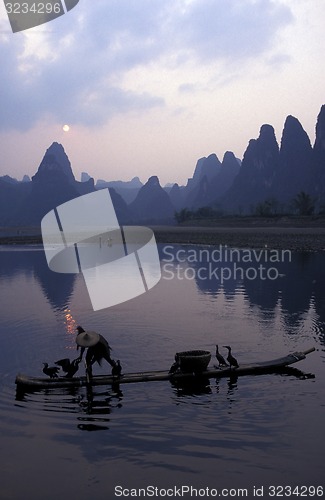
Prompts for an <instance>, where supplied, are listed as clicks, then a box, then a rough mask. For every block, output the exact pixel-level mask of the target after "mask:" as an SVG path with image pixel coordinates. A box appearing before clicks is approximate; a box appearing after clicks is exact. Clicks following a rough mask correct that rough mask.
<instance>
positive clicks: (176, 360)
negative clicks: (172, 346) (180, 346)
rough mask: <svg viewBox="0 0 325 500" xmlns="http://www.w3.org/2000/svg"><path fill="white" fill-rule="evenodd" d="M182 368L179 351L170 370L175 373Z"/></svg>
mask: <svg viewBox="0 0 325 500" xmlns="http://www.w3.org/2000/svg"><path fill="white" fill-rule="evenodd" d="M179 368H180V363H179V355H178V353H176V354H175V361H174V363H173V364H172V366H171V367H170V369H169V372H168V373H170V374H174V373H176V372H177V370H178V369H179Z"/></svg>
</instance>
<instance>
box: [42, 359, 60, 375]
mask: <svg viewBox="0 0 325 500" xmlns="http://www.w3.org/2000/svg"><path fill="white" fill-rule="evenodd" d="M43 365H44V368H43V373H45V375H48V376H49V377H51V378H58V371H59V370H60V368H58V367H57V366H49V365H48V363H43Z"/></svg>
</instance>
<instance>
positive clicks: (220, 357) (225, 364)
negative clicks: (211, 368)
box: [216, 344, 228, 366]
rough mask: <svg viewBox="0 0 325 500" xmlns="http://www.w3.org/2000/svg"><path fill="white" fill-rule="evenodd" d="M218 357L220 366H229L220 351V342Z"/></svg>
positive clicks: (217, 351)
mask: <svg viewBox="0 0 325 500" xmlns="http://www.w3.org/2000/svg"><path fill="white" fill-rule="evenodd" d="M216 358H217V361H218V363H219V366H221V365H223V366H228V365H227V363H226V360H225V358H224V357H223V356H222V355H221V354H220V353H219V347H218V344H216Z"/></svg>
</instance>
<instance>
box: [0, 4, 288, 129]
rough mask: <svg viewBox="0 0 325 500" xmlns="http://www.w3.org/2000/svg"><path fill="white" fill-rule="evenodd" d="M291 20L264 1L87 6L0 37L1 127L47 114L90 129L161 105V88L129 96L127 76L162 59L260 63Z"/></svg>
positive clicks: (22, 125) (281, 8)
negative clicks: (252, 60)
mask: <svg viewBox="0 0 325 500" xmlns="http://www.w3.org/2000/svg"><path fill="white" fill-rule="evenodd" d="M291 20H292V18H291V14H290V10H289V9H288V7H285V6H284V5H282V4H281V3H280V2H276V1H271V0H178V1H176V2H175V0H154V1H152V0H96V2H92V1H91V0H88V1H87V0H84V1H83V2H80V3H79V4H78V6H76V8H75V9H73V10H72V11H71V12H70V13H68V14H67V15H65V16H62V17H61V18H59V19H57V20H55V21H53V22H51V23H48V24H47V25H44V27H43V28H40V27H39V28H37V29H36V28H35V29H34V30H28V31H26V32H22V33H21V34H14V35H7V36H6V37H3V39H1V40H0V58H1V70H2V71H1V72H2V75H3V76H2V81H1V100H2V103H1V109H2V112H1V115H0V128H2V129H8V128H16V129H20V130H26V129H28V128H30V127H32V126H33V125H34V124H35V123H36V122H37V121H38V120H39V119H40V118H42V117H44V116H47V115H48V116H52V117H53V118H54V119H55V120H58V121H66V120H69V121H70V122H71V123H81V124H83V125H85V126H95V125H101V124H103V123H104V122H106V121H107V120H109V119H110V118H111V117H112V116H114V115H116V114H118V113H125V112H128V111H130V110H136V111H139V112H141V111H143V110H147V109H150V108H152V107H157V106H165V99H164V87H163V86H162V87H161V90H160V91H159V92H157V90H156V91H155V93H153V92H152V93H150V92H149V91H148V90H147V92H141V93H139V92H136V91H130V90H129V89H126V88H123V78H124V76H125V75H126V74H127V73H128V72H130V71H132V70H133V69H135V68H137V67H145V66H147V67H150V64H152V63H157V61H160V60H161V61H163V60H164V64H166V61H168V60H170V59H173V60H175V59H177V60H178V61H179V62H180V61H182V60H183V61H189V60H193V61H196V64H197V65H198V67H199V66H200V64H211V63H213V62H215V61H220V60H222V61H225V60H232V61H243V60H246V59H250V58H253V57H258V56H260V55H261V54H263V52H265V51H266V50H268V49H269V48H270V46H271V45H272V43H273V41H274V37H275V35H276V33H277V32H278V30H279V29H280V28H282V27H283V26H285V25H286V24H288V23H290V22H291ZM184 83H186V82H184ZM184 90H185V87H184V88H183V91H184ZM188 90H189V89H188Z"/></svg>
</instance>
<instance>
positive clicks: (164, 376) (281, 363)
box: [16, 347, 315, 390]
mask: <svg viewBox="0 0 325 500" xmlns="http://www.w3.org/2000/svg"><path fill="white" fill-rule="evenodd" d="M313 351H315V348H314V347H312V348H310V349H308V350H306V351H302V352H295V353H293V354H289V355H288V356H285V357H283V358H278V359H273V360H270V361H263V362H260V363H251V364H241V365H240V366H239V368H236V369H231V370H230V369H229V368H220V369H219V368H215V367H214V368H208V369H207V370H206V371H204V372H202V373H200V374H196V375H195V374H194V373H175V374H173V375H171V374H170V373H168V371H166V370H163V371H151V372H139V373H125V374H124V375H122V376H121V377H120V378H118V379H116V378H113V377H112V376H111V375H95V376H94V377H93V378H92V382H91V383H92V385H93V386H96V385H108V384H114V383H120V384H128V383H132V382H153V381H156V380H171V381H176V380H180V381H181V380H184V381H185V380H188V381H191V379H197V378H200V377H209V378H219V377H227V376H230V375H233V376H240V375H255V374H260V373H268V372H269V373H272V372H276V371H281V369H283V368H285V367H286V366H288V365H292V364H293V363H297V361H301V360H302V359H305V357H306V354H309V353H310V352H313ZM16 384H17V388H19V389H23V390H28V389H30V390H37V389H50V388H51V387H81V386H86V385H87V379H86V377H74V378H66V377H59V378H39V377H30V376H29V375H22V374H18V375H17V377H16Z"/></svg>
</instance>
